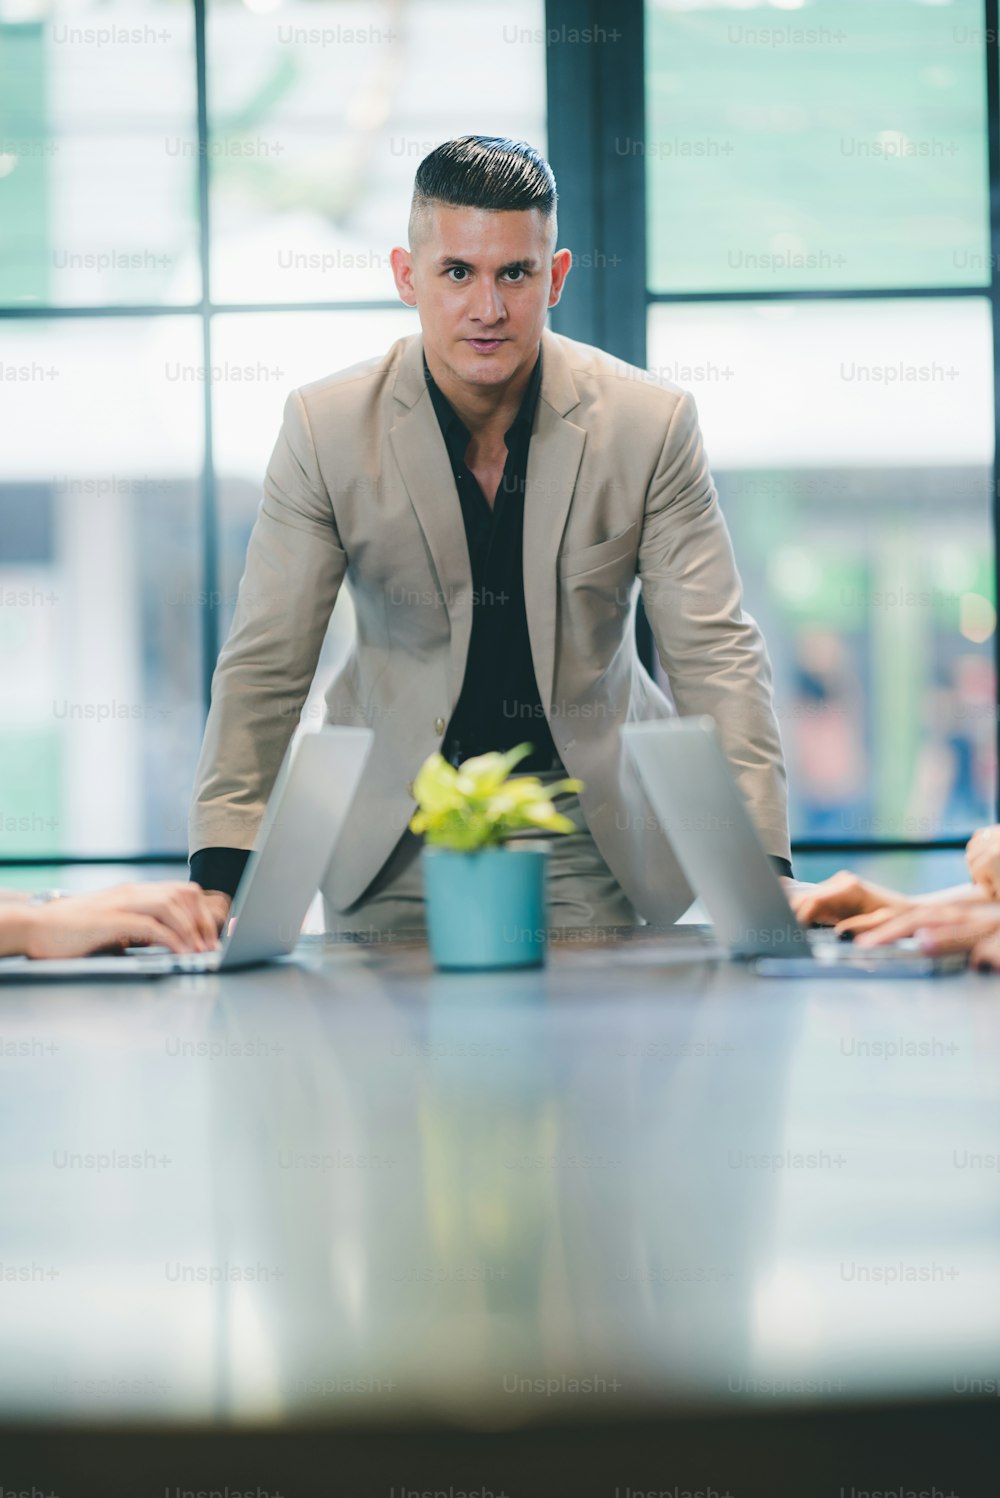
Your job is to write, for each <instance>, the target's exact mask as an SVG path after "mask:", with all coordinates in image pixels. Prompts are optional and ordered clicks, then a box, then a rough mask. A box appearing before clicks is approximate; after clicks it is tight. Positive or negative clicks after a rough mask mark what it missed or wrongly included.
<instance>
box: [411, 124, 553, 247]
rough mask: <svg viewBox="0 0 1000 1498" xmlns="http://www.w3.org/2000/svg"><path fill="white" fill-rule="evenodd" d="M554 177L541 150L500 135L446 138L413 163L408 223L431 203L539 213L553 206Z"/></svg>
mask: <svg viewBox="0 0 1000 1498" xmlns="http://www.w3.org/2000/svg"><path fill="white" fill-rule="evenodd" d="M557 201H558V193H557V192H556V179H555V176H554V175H553V172H552V168H551V167H550V166H549V164H548V162H547V161H546V160H545V157H544V156H542V154H541V152H539V151H536V150H535V148H534V146H529V145H528V143H527V141H523V140H511V139H510V138H509V137H508V136H506V135H460V136H458V138H457V139H456V140H447V141H445V143H444V145H443V146H438V148H437V150H435V151H432V152H431V153H430V155H429V156H425V157H424V159H423V161H422V162H421V163H420V165H419V166H418V167H417V175H416V177H415V179H414V183H413V202H412V204H411V206H410V242H411V243H412V241H413V227H414V222H415V220H416V219H417V217H418V216H419V215H420V213H421V212H422V211H423V210H424V209H425V208H426V207H428V206H429V205H430V204H431V203H446V204H447V205H448V206H449V207H452V208H489V209H494V210H497V211H503V210H505V209H508V210H509V209H515V210H516V209H529V208H537V209H538V211H539V213H540V214H541V215H542V217H543V218H551V217H552V215H553V214H554V213H555V211H556V203H557Z"/></svg>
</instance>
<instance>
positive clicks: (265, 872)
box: [0, 728, 374, 983]
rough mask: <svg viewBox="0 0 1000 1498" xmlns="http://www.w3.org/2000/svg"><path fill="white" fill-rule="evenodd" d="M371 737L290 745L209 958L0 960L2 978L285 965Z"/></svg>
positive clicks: (158, 952) (349, 731) (136, 954)
mask: <svg viewBox="0 0 1000 1498" xmlns="http://www.w3.org/2000/svg"><path fill="white" fill-rule="evenodd" d="M373 738H374V734H373V733H372V731H371V729H370V728H321V729H319V730H318V731H317V732H316V733H307V734H303V735H302V737H301V738H300V739H299V740H298V742H297V744H294V745H291V746H289V749H288V752H287V754H286V755H285V758H284V760H283V762H282V766H281V769H280V770H279V772H278V778H277V779H276V781H275V783H274V789H273V790H272V792H271V796H270V800H269V801H268V803H267V811H266V812H265V814H264V820H263V822H262V823H261V827H260V831H259V833H258V835H257V846H256V848H255V849H254V851H253V852H252V853H251V854H250V857H249V858H248V860H247V864H246V868H245V869H244V871H243V877H242V879H241V880H240V885H239V889H238V890H237V892H236V899H235V901H234V902H233V908H232V913H231V918H230V921H229V925H228V932H227V934H226V936H225V938H224V940H223V941H222V943H221V945H220V946H219V947H217V948H216V949H215V950H214V951H212V952H186V953H173V952H166V951H164V950H163V948H162V947H157V948H155V949H151V950H149V951H143V950H141V949H139V948H135V947H133V948H130V949H129V951H128V952H127V953H124V954H122V955H121V956H104V955H100V956H94V957H72V958H28V957H4V958H0V980H4V979H7V980H13V981H16V982H18V983H22V982H24V981H25V979H32V978H33V979H39V978H44V979H46V980H51V979H53V978H89V979H93V978H99V977H115V978H124V977H158V976H161V975H163V974H166V973H203V972H229V971H231V970H232V969H234V968H245V967H254V966H256V965H257V964H258V963H262V962H272V961H274V960H275V959H277V958H281V957H287V956H288V955H289V954H290V953H291V951H292V949H293V948H294V946H295V944H296V942H297V941H298V939H299V933H300V931H301V930H302V922H303V921H304V920H305V917H306V912H307V910H308V909H309V905H310V902H311V900H312V898H313V896H314V895H315V893H316V891H317V889H319V886H320V883H321V881H322V879H323V875H324V874H325V872H326V869H327V866H328V865H329V862H330V858H331V854H332V853H333V849H334V845H335V843H336V841H337V838H338V837H339V835H340V829H341V827H342V826H343V822H344V817H345V815H346V813H347V809H348V807H349V806H350V804H351V801H352V799H353V796H354V792H355V790H356V789H357V786H358V783H359V781H360V779H361V773H362V771H363V769H364V766H365V761H366V760H367V758H368V755H369V752H370V751H371V746H372V740H373Z"/></svg>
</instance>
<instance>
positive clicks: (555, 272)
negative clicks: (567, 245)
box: [549, 250, 573, 307]
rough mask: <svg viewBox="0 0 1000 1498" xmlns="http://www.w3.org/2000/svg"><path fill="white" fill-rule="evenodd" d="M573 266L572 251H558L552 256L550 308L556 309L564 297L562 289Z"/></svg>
mask: <svg viewBox="0 0 1000 1498" xmlns="http://www.w3.org/2000/svg"><path fill="white" fill-rule="evenodd" d="M572 264H573V255H572V252H571V251H570V250H556V252H555V254H554V255H553V256H552V282H551V284H550V286H549V306H550V307H554V306H555V305H556V303H557V302H558V300H559V298H560V297H561V296H562V289H563V286H564V285H565V282H566V277H567V276H568V275H569V273H570V269H571V267H572Z"/></svg>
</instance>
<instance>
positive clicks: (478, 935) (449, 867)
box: [410, 744, 583, 968]
mask: <svg viewBox="0 0 1000 1498" xmlns="http://www.w3.org/2000/svg"><path fill="white" fill-rule="evenodd" d="M531 747H532V746H531V745H530V744H518V746H517V748H516V749H510V750H508V751H507V753H506V754H479V755H476V756H475V758H473V759H467V760H464V761H463V762H462V764H460V765H459V766H458V768H457V769H456V768H455V766H454V765H450V764H449V763H448V761H447V760H446V759H444V758H443V757H442V756H441V755H440V754H432V755H430V756H429V757H428V758H427V759H426V760H425V761H424V763H423V764H422V765H421V767H420V770H419V772H418V773H417V776H416V779H415V780H414V782H413V794H414V799H415V800H416V802H417V808H418V809H417V810H416V811H415V812H414V814H413V816H412V818H411V819H410V827H411V829H412V831H414V832H417V833H423V836H424V847H423V850H422V852H421V860H422V865H423V877H424V895H425V899H426V904H427V935H428V939H429V942H430V949H431V956H432V957H433V959H434V962H435V965H436V966H437V967H440V968H495V967H537V966H538V965H539V964H540V963H542V962H544V961H545V950H546V945H547V936H548V929H547V925H546V919H545V871H546V866H547V861H548V854H549V843H548V842H547V841H544V840H538V839H522V840H521V841H520V842H517V841H514V842H512V841H510V839H512V838H516V837H517V834H518V833H523V832H527V831H534V830H536V829H538V828H541V829H543V830H544V831H545V832H556V833H561V832H575V831H576V830H577V829H576V827H575V826H574V824H573V823H572V822H571V821H570V819H569V818H568V817H565V816H563V815H562V814H561V813H560V812H558V811H556V809H555V807H554V806H553V804H552V802H553V798H554V797H556V796H563V795H567V794H568V793H569V792H571V791H580V790H582V789H583V782H582V781H581V780H572V779H566V780H559V781H556V782H555V784H554V785H548V786H545V785H543V784H542V782H541V781H540V780H538V779H537V777H535V776H533V775H520V776H514V777H511V773H510V772H511V770H512V769H513V768H514V766H515V765H516V764H518V763H519V762H520V761H521V760H522V759H524V757H525V755H527V754H530V753H531Z"/></svg>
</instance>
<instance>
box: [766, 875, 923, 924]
mask: <svg viewBox="0 0 1000 1498" xmlns="http://www.w3.org/2000/svg"><path fill="white" fill-rule="evenodd" d="M786 889H787V886H786ZM787 892H788V898H789V901H790V903H791V906H792V909H793V910H794V911H795V914H796V915H797V916H798V918H799V920H800V921H801V922H802V924H803V925H805V926H809V925H816V926H836V925H837V924H838V922H840V921H846V920H847V918H848V917H849V916H858V915H868V914H870V913H872V912H873V911H877V910H881V909H884V908H889V909H891V910H904V909H906V908H907V906H908V905H909V903H910V902H909V901H908V900H907V899H906V897H905V895H900V894H897V893H896V892H895V891H894V890H890V889H882V888H881V887H880V886H879V885H877V884H870V883H869V882H868V880H867V879H861V878H859V876H858V875H857V874H852V873H850V872H849V871H848V870H847V869H841V871H840V872H839V873H838V874H833V875H831V877H830V878H829V879H824V880H823V881H822V883H820V884H813V885H809V886H807V887H806V888H805V889H802V888H801V887H800V888H799V889H788V890H787Z"/></svg>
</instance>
